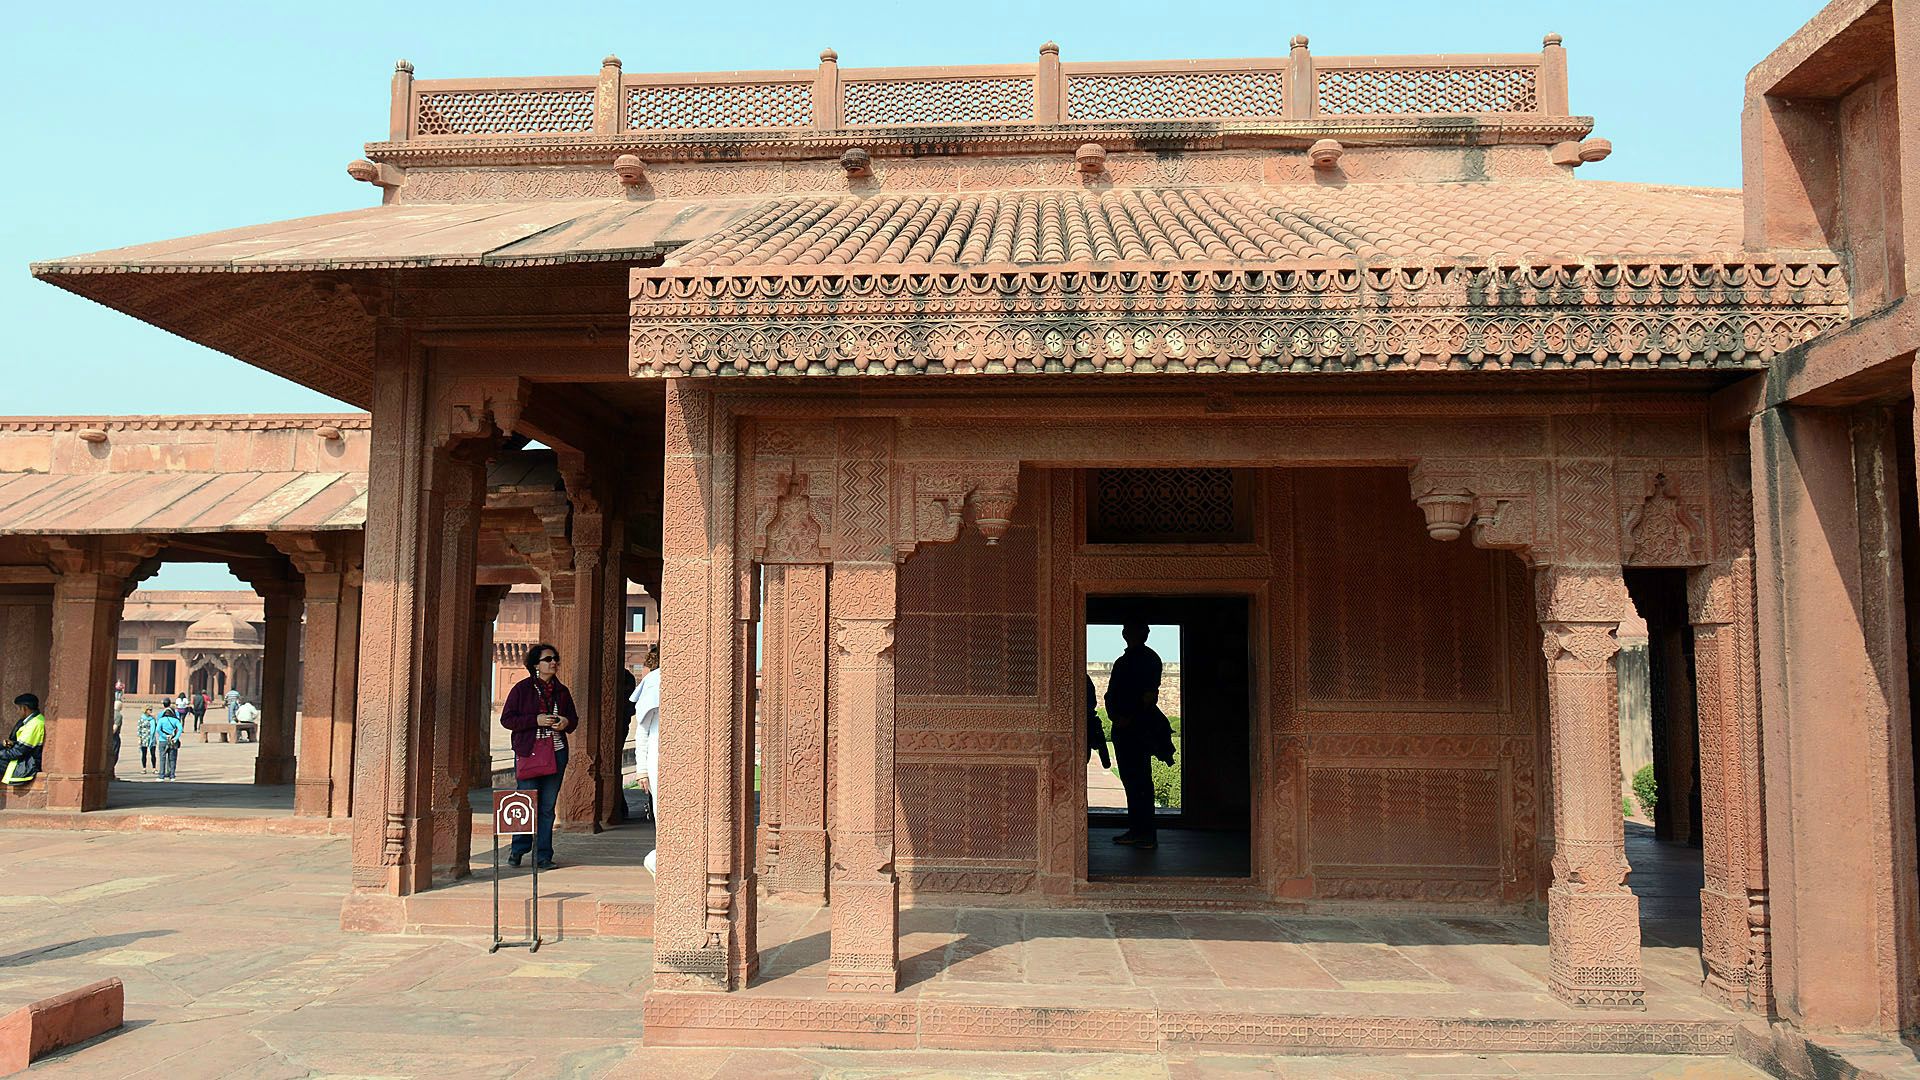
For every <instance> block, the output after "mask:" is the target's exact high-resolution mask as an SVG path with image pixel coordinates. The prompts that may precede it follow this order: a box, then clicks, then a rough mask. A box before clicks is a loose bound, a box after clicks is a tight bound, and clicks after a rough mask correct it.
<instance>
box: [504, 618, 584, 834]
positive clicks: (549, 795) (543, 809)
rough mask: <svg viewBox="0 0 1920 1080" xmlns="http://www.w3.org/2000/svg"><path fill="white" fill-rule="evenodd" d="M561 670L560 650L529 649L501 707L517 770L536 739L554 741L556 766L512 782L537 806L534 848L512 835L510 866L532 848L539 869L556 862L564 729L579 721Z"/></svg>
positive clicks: (564, 760)
mask: <svg viewBox="0 0 1920 1080" xmlns="http://www.w3.org/2000/svg"><path fill="white" fill-rule="evenodd" d="M559 670H560V650H558V649H556V648H554V647H553V646H551V645H548V644H547V643H545V642H541V643H540V644H538V645H535V646H534V647H533V648H531V649H528V650H527V671H528V673H529V674H528V675H527V677H526V678H524V679H521V680H520V681H519V682H518V683H515V684H514V687H513V690H512V691H510V692H509V693H508V694H507V703H506V705H505V707H503V708H502V709H501V710H500V726H501V727H503V728H506V729H507V730H508V731H511V732H513V758H514V765H515V766H516V771H517V770H518V767H519V766H521V765H522V763H523V762H524V761H525V760H526V759H528V758H531V757H535V756H536V755H535V749H536V746H535V743H536V741H537V740H550V741H551V742H552V746H553V761H554V766H555V768H554V770H553V771H552V772H551V773H548V774H547V775H545V776H537V777H526V778H522V779H521V780H519V781H518V782H517V783H516V784H515V785H514V786H515V787H517V788H519V789H520V790H521V791H533V792H538V794H537V795H536V796H535V798H536V799H537V800H538V801H539V805H540V812H539V821H538V825H537V826H536V827H537V828H538V829H539V837H538V840H539V843H538V846H537V849H536V845H535V842H534V838H533V837H529V836H524V835H523V836H516V837H514V838H513V849H512V850H511V851H510V852H508V854H507V862H508V863H510V864H512V865H514V866H519V865H520V860H522V859H524V858H526V857H527V852H528V851H530V850H531V851H534V852H535V854H534V865H536V866H538V867H539V868H540V869H542V870H551V869H553V865H554V864H553V808H554V804H555V803H556V802H558V801H559V798H560V778H561V777H563V776H565V775H566V773H567V732H569V731H572V730H573V729H574V728H577V727H579V726H580V714H579V713H578V712H575V711H574V708H573V695H572V694H570V693H568V692H567V687H566V684H565V683H563V682H561V681H560V680H559V679H558V678H557V677H556V675H557V673H558V672H559Z"/></svg>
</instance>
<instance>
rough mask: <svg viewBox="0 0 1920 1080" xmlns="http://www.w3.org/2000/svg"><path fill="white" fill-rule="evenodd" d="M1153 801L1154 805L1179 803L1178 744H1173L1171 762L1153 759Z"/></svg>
mask: <svg viewBox="0 0 1920 1080" xmlns="http://www.w3.org/2000/svg"><path fill="white" fill-rule="evenodd" d="M1153 802H1154V805H1156V806H1173V807H1177V806H1179V805H1180V744H1179V743H1175V744H1174V746H1173V764H1171V765H1169V764H1167V763H1166V762H1164V761H1161V760H1160V759H1159V758H1154V759H1153Z"/></svg>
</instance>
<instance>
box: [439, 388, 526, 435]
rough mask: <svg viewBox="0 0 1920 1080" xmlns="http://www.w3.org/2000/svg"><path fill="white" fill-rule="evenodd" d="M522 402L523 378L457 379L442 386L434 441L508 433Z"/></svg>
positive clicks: (520, 410)
mask: <svg viewBox="0 0 1920 1080" xmlns="http://www.w3.org/2000/svg"><path fill="white" fill-rule="evenodd" d="M526 405H527V381H526V380H525V379H518V378H499V379H461V380H459V381H457V382H454V383H452V384H451V385H449V386H448V387H447V389H446V392H445V398H444V400H443V402H442V408H441V409H440V410H439V417H438V426H437V430H436V431H435V432H434V437H435V438H434V441H435V443H436V444H437V445H439V446H453V445H457V444H460V443H466V442H473V441H480V442H487V443H491V442H493V441H496V440H498V439H501V438H504V437H506V436H508V435H512V434H513V433H514V431H515V429H516V428H517V427H518V426H519V423H520V414H521V413H522V412H524V411H525V409H526Z"/></svg>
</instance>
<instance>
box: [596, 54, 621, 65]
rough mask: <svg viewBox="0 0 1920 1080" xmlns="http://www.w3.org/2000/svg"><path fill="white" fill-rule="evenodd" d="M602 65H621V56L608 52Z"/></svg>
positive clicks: (601, 62)
mask: <svg viewBox="0 0 1920 1080" xmlns="http://www.w3.org/2000/svg"><path fill="white" fill-rule="evenodd" d="M600 66H601V67H603V68H617V67H619V66H620V58H619V57H617V56H615V55H613V54H612V53H608V54H607V55H606V57H605V58H604V59H602V60H601V61H600Z"/></svg>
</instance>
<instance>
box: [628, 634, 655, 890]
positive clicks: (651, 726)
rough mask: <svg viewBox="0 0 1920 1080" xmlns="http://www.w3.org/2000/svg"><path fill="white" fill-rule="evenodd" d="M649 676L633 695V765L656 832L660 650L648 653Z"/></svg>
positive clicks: (650, 854)
mask: <svg viewBox="0 0 1920 1080" xmlns="http://www.w3.org/2000/svg"><path fill="white" fill-rule="evenodd" d="M646 663H647V673H646V675H644V676H642V677H641V679H640V685H639V686H637V687H635V688H634V691H633V707H634V718H635V719H636V720H637V721H638V723H637V724H636V725H635V726H634V729H633V763H634V767H635V768H637V769H638V770H639V772H640V775H642V776H644V777H646V779H647V797H648V798H650V799H652V800H653V821H654V828H655V829H658V828H659V827H660V647H659V646H658V645H656V646H654V647H653V648H651V649H648V650H647V661H646ZM657 850H658V849H656V851H657ZM654 854H655V852H654V851H649V852H647V857H646V860H645V861H646V866H647V873H649V874H651V873H653V862H654Z"/></svg>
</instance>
